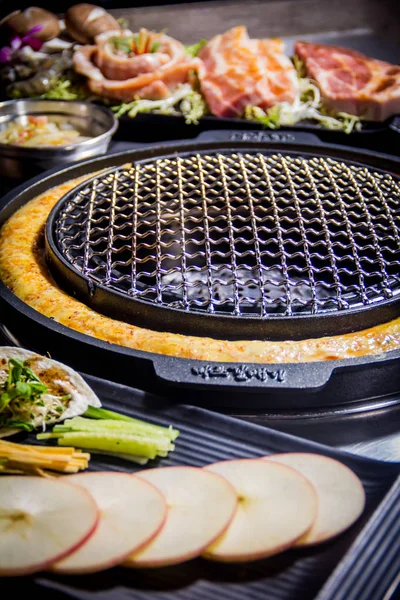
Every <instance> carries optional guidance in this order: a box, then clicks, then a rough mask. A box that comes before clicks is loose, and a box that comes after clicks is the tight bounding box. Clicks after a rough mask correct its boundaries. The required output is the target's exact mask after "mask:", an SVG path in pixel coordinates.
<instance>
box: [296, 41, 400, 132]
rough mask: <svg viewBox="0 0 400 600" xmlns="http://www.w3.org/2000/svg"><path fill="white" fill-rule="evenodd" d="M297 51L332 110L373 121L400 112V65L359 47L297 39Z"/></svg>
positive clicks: (381, 119)
mask: <svg viewBox="0 0 400 600" xmlns="http://www.w3.org/2000/svg"><path fill="white" fill-rule="evenodd" d="M295 53H296V54H297V56H298V57H299V58H301V60H303V61H304V63H305V66H306V70H307V74H308V75H309V76H310V77H312V78H313V79H314V80H315V81H316V83H317V84H318V87H319V88H320V90H321V94H322V96H323V98H324V100H325V104H326V106H327V107H328V108H329V109H332V110H334V111H335V112H347V113H349V114H351V115H358V116H360V117H364V118H365V119H370V120H372V121H384V120H385V119H387V118H388V117H390V116H392V115H395V114H397V113H400V66H395V65H391V64H390V63H387V62H383V61H381V60H375V59H373V58H369V57H368V56H365V55H364V54H360V53H359V52H356V51H355V50H349V49H347V48H340V47H338V46H325V45H323V44H312V43H308V42H297V43H296V45H295Z"/></svg>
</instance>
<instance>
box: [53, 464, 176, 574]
mask: <svg viewBox="0 0 400 600" xmlns="http://www.w3.org/2000/svg"><path fill="white" fill-rule="evenodd" d="M67 480H68V481H71V482H72V483H74V484H76V485H79V486H82V488H84V489H85V490H86V491H88V492H89V493H90V494H91V495H92V496H93V498H94V500H95V502H96V504H97V505H98V507H99V510H100V520H99V524H98V527H97V529H96V531H95V532H94V533H93V535H92V536H91V537H90V538H89V539H88V540H87V542H86V543H85V544H83V545H82V546H80V548H78V550H77V551H76V552H73V553H72V554H70V555H69V556H67V557H66V558H64V559H63V560H61V561H59V562H56V563H55V564H54V565H53V566H52V567H51V570H52V571H54V572H56V573H61V574H83V573H96V572H98V571H102V570H104V569H109V568H110V567H113V566H115V565H118V564H119V563H121V562H122V561H123V560H124V559H126V558H127V557H128V556H129V555H130V554H131V553H132V552H136V551H138V550H139V549H140V548H141V547H143V546H145V545H146V544H148V543H149V542H150V540H152V539H153V538H154V537H155V536H156V535H157V533H158V532H159V531H160V529H161V527H162V526H163V524H164V521H165V519H166V516H167V506H166V503H165V499H164V497H163V496H162V494H161V493H160V492H159V491H158V489H156V488H155V487H154V486H153V485H151V484H150V483H148V482H147V481H145V480H144V479H139V477H136V476H135V475H131V474H128V473H115V472H95V473H79V474H78V475H72V476H69V477H68V478H67Z"/></svg>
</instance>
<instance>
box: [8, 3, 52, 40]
mask: <svg viewBox="0 0 400 600" xmlns="http://www.w3.org/2000/svg"><path fill="white" fill-rule="evenodd" d="M1 24H2V25H6V26H7V27H8V28H10V29H12V30H13V31H14V32H15V33H16V34H18V35H19V36H20V37H23V36H25V35H26V34H27V33H28V32H29V31H30V30H31V29H32V28H33V27H37V26H38V25H40V26H41V29H40V31H37V32H36V33H35V37H37V38H38V39H39V40H42V42H47V41H48V40H52V39H53V38H55V37H57V36H58V34H59V33H60V23H59V20H58V17H57V15H55V14H54V13H51V12H49V11H48V10H45V9H44V8H38V7H37V6H31V7H30V8H26V9H25V10H16V11H14V12H12V13H11V14H9V15H8V16H7V17H5V19H3V20H2V23H1Z"/></svg>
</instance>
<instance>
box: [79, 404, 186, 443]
mask: <svg viewBox="0 0 400 600" xmlns="http://www.w3.org/2000/svg"><path fill="white" fill-rule="evenodd" d="M84 417H89V418H90V419H94V420H98V421H102V420H106V421H116V422H124V423H132V424H133V423H135V424H136V425H138V426H141V427H144V428H146V429H148V430H149V431H153V432H154V433H156V432H157V431H158V432H159V433H160V434H164V435H168V436H169V437H170V438H171V440H175V439H176V438H177V437H178V435H179V431H178V430H177V429H174V428H173V427H171V426H169V427H162V426H161V425H153V424H152V423H146V421H141V420H140V419H134V418H133V417H128V416H127V415H122V414H120V413H117V412H114V411H112V410H106V409H105V408H97V407H94V406H89V408H88V409H87V410H86V412H85V413H84ZM76 418H79V417H76ZM71 420H74V419H71ZM109 425H110V426H111V424H110V423H109Z"/></svg>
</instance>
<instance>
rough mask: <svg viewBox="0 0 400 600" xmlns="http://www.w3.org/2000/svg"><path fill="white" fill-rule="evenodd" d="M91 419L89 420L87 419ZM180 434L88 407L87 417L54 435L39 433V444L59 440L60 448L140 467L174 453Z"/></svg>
mask: <svg viewBox="0 0 400 600" xmlns="http://www.w3.org/2000/svg"><path fill="white" fill-rule="evenodd" d="M88 417H89V418H88ZM178 435H179V431H178V430H176V429H173V428H172V427H169V428H168V427H160V426H158V425H153V424H151V423H146V422H145V421H140V420H139V419H133V418H131V417H125V416H124V415H119V414H118V413H114V412H113V411H108V410H105V409H101V408H94V407H89V409H88V410H87V411H86V413H85V416H84V417H74V418H73V419H67V420H66V421H64V423H62V424H57V425H55V426H54V428H53V431H52V433H39V434H38V435H37V439H38V440H51V439H57V440H58V444H59V446H74V447H76V448H84V449H85V450H88V451H89V452H93V453H100V454H109V455H111V456H116V457H120V458H125V459H128V460H131V461H133V462H137V463H139V464H146V462H147V461H148V460H149V459H154V458H156V457H157V456H161V457H165V456H168V452H170V451H171V450H174V448H175V446H174V444H173V442H174V440H175V439H176V438H177V436H178Z"/></svg>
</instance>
